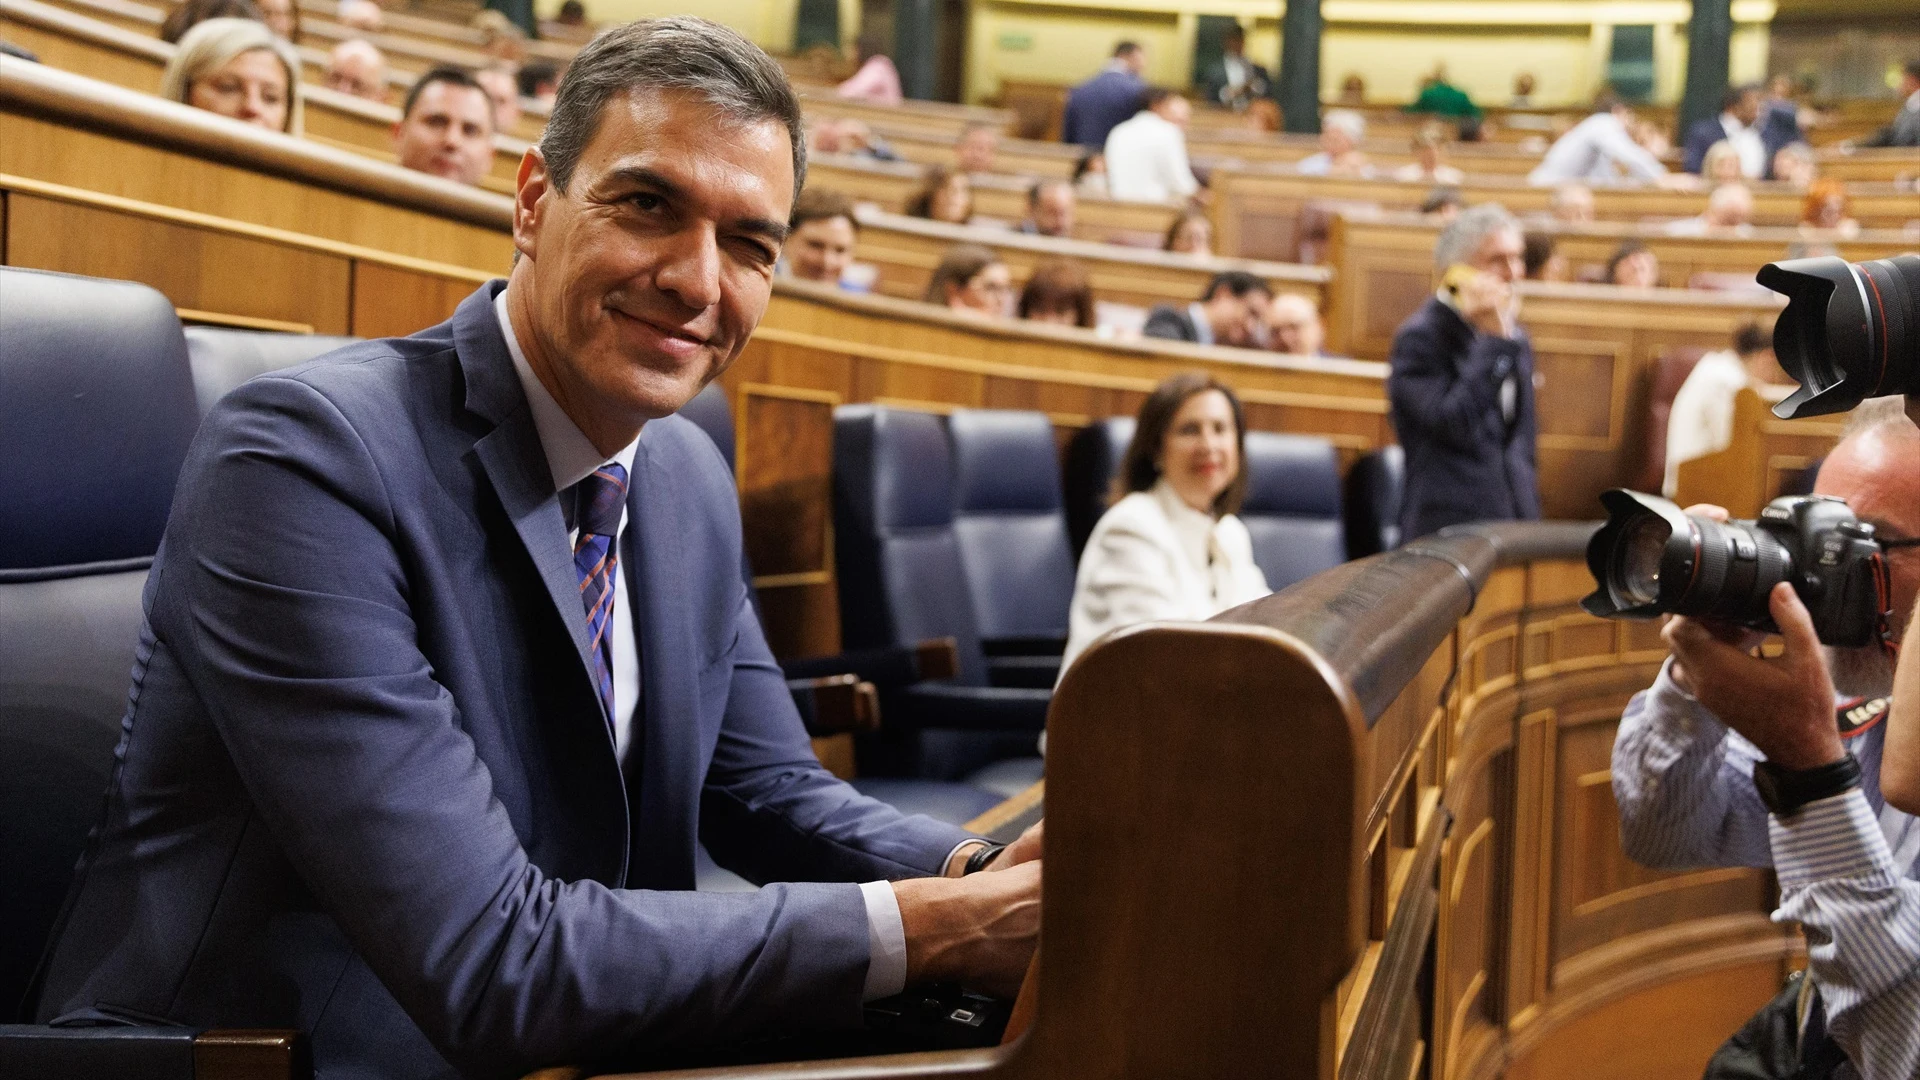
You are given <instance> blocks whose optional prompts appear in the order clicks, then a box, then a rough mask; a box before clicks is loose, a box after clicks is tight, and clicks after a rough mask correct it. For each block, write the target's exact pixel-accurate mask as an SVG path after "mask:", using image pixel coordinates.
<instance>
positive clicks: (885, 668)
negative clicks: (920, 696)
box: [780, 638, 960, 688]
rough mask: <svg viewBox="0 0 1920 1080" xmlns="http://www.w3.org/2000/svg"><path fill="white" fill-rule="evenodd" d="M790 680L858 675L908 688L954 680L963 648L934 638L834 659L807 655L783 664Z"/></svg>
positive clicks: (879, 683)
mask: <svg viewBox="0 0 1920 1080" xmlns="http://www.w3.org/2000/svg"><path fill="white" fill-rule="evenodd" d="M780 667H781V670H783V671H785V672H786V674H787V678H789V679H811V678H819V677H821V676H826V675H857V676H859V677H860V679H861V680H862V681H864V682H870V683H873V684H874V685H875V686H878V687H881V688H887V687H894V686H905V685H907V684H908V683H915V682H919V681H920V680H922V679H951V678H953V677H954V676H956V675H958V674H959V673H960V649H959V646H958V644H957V643H955V641H954V640H953V639H952V638H934V639H932V640H929V641H922V642H920V643H918V644H916V645H887V646H882V647H880V648H876V649H850V650H848V651H846V652H842V653H834V654H833V655H831V656H805V657H801V658H799V659H797V660H787V661H783V662H782V663H781V665H780Z"/></svg>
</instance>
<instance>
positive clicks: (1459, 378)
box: [1387, 203, 1540, 540]
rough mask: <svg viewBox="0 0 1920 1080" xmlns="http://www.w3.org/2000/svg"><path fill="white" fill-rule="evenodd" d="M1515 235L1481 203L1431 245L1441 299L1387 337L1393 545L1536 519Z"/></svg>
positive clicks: (1501, 213) (1494, 208) (1504, 218)
mask: <svg viewBox="0 0 1920 1080" xmlns="http://www.w3.org/2000/svg"><path fill="white" fill-rule="evenodd" d="M1523 247H1524V245H1523V242H1522V239H1521V235H1520V223H1519V222H1518V221H1516V220H1514V217H1513V215H1512V214H1509V213H1508V212H1507V211H1506V209H1505V208H1504V207H1502V206H1500V205H1499V204H1498V203H1483V204H1482V205H1480V206H1476V207H1474V208H1472V209H1470V210H1467V211H1464V212H1462V213H1461V215H1460V216H1459V217H1457V218H1455V219H1453V221H1452V222H1451V223H1450V224H1448V226H1447V227H1446V228H1445V229H1444V230H1442V231H1441V233H1440V238H1439V239H1438V240H1437V241H1436V242H1435V244H1434V251H1433V261H1434V268H1435V270H1436V272H1437V274H1438V275H1439V277H1440V281H1441V285H1440V288H1439V289H1438V290H1437V291H1436V292H1435V294H1434V295H1433V296H1431V297H1428V299H1427V302H1426V303H1425V304H1423V305H1421V307H1420V310H1418V311H1416V312H1414V313H1413V314H1412V315H1411V316H1408V318H1407V321H1406V322H1404V323H1401V324H1400V329H1399V330H1398V331H1396V332H1395V333H1394V335H1393V349H1392V351H1391V352H1390V353H1389V354H1388V357H1387V363H1388V372H1387V402H1388V405H1389V407H1390V410H1391V415H1392V418H1393V430H1394V432H1395V433H1396V434H1398V435H1399V437H1400V445H1401V447H1402V448H1404V449H1405V451H1406V455H1407V479H1406V488H1405V495H1404V496H1403V497H1402V502H1401V508H1400V529H1401V535H1403V536H1405V537H1406V538H1407V539H1408V540H1412V539H1414V538H1416V537H1420V536H1425V535H1427V534H1428V533H1431V532H1436V531H1438V530H1440V529H1443V528H1445V527H1447V526H1448V525H1458V524H1460V523H1462V522H1467V521H1508V520H1515V519H1518V520H1527V519H1531V518H1537V517H1539V516H1540V489H1539V482H1538V480H1537V478H1536V474H1535V469H1534V441H1535V432H1536V421H1535V418H1534V409H1533V346H1532V345H1531V344H1530V343H1529V342H1528V340H1527V332H1526V331H1525V330H1524V329H1522V328H1521V326H1520V323H1519V321H1518V314H1519V307H1518V304H1517V302H1516V298H1515V296H1514V295H1513V284H1514V282H1516V281H1519V280H1520V279H1521V277H1522V276H1523V269H1522V266H1521V254H1522V249H1523Z"/></svg>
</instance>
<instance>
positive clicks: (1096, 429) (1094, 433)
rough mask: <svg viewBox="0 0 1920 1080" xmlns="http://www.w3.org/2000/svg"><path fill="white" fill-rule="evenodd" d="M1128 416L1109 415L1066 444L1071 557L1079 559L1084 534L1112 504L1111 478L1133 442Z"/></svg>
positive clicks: (1083, 430)
mask: <svg viewBox="0 0 1920 1080" xmlns="http://www.w3.org/2000/svg"><path fill="white" fill-rule="evenodd" d="M1133 428H1134V420H1133V417H1131V416H1108V417H1104V418H1102V419H1099V420H1095V421H1094V422H1093V423H1091V424H1088V425H1087V426H1086V427H1084V428H1081V429H1080V430H1079V431H1077V432H1074V435H1073V439H1072V440H1071V441H1070V442H1068V443H1067V469H1066V475H1065V477H1064V478H1063V479H1064V485H1063V486H1064V489H1065V494H1066V503H1067V535H1068V536H1069V537H1070V538H1071V539H1072V541H1073V557H1074V559H1076V560H1078V559H1079V558H1080V552H1081V551H1082V550H1084V549H1085V548H1086V546H1087V537H1089V536H1092V535H1093V527H1094V526H1095V525H1097V524H1099V523H1100V515H1102V514H1104V513H1106V512H1107V507H1108V506H1111V505H1112V504H1113V481H1114V478H1115V477H1117V476H1119V475H1120V464H1121V462H1123V461H1125V460H1126V457H1127V447H1128V445H1130V444H1131V443H1132V442H1133Z"/></svg>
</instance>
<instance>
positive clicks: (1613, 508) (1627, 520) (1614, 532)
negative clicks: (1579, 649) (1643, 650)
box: [1580, 488, 1693, 619]
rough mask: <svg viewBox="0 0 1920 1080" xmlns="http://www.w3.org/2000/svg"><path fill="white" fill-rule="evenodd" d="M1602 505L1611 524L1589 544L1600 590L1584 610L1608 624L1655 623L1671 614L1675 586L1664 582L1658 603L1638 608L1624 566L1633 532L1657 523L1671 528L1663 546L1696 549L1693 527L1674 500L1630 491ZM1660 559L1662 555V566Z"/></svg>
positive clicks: (1609, 495)
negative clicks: (1626, 585) (1637, 527)
mask: <svg viewBox="0 0 1920 1080" xmlns="http://www.w3.org/2000/svg"><path fill="white" fill-rule="evenodd" d="M1600 505H1601V506H1603V507H1605V508H1606V511H1607V523H1606V524H1605V525H1602V526H1600V529H1599V531H1598V532H1595V533H1594V534H1593V538H1592V539H1591V540H1588V541H1587V570H1588V571H1589V572H1591V573H1592V574H1593V580H1594V582H1595V584H1597V585H1598V586H1599V588H1597V589H1595V590H1594V591H1593V592H1592V593H1590V594H1589V595H1588V596H1587V597H1586V598H1585V599H1583V600H1581V601H1580V606H1581V608H1583V609H1585V610H1586V612H1587V613H1588V614H1589V615H1598V616H1600V617H1601V618H1603V619H1651V618H1653V617H1654V616H1656V615H1659V614H1661V613H1662V612H1664V611H1666V610H1667V607H1666V606H1665V605H1666V604H1667V603H1670V602H1671V600H1672V598H1671V597H1669V596H1667V595H1666V594H1667V592H1668V591H1669V589H1670V586H1669V585H1667V584H1666V583H1664V582H1663V583H1661V585H1660V590H1659V591H1660V595H1659V596H1658V597H1657V598H1655V599H1652V600H1651V601H1641V602H1638V603H1636V602H1635V601H1634V600H1633V598H1632V597H1631V596H1629V595H1627V590H1626V589H1625V588H1623V583H1622V582H1621V580H1620V573H1619V561H1620V559H1621V557H1622V556H1623V555H1624V554H1625V552H1626V546H1627V544H1628V542H1629V533H1630V532H1631V531H1633V529H1634V526H1635V525H1636V524H1638V523H1640V522H1642V521H1644V520H1646V519H1647V518H1650V517H1651V518H1657V519H1659V520H1660V521H1662V522H1664V523H1665V524H1666V527H1667V535H1666V539H1665V541H1664V542H1663V545H1662V546H1663V547H1664V546H1667V545H1671V544H1673V543H1674V542H1675V539H1676V538H1679V542H1680V544H1682V545H1683V546H1686V547H1688V548H1691V546H1692V535H1693V525H1692V523H1690V522H1689V521H1688V520H1687V515H1686V514H1685V513H1684V512H1682V511H1681V509H1680V507H1678V506H1676V505H1675V504H1674V503H1673V502H1671V501H1670V500H1667V499H1663V498H1660V497H1659V496H1657V495H1643V494H1641V493H1640V492H1637V491H1629V490H1627V489H1626V488H1613V489H1612V490H1609V491H1604V492H1602V493H1601V494H1600ZM1659 559H1660V557H1659V556H1656V561H1658V560H1659Z"/></svg>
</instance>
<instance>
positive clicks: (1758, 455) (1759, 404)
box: [1675, 386, 1846, 518]
mask: <svg viewBox="0 0 1920 1080" xmlns="http://www.w3.org/2000/svg"><path fill="white" fill-rule="evenodd" d="M1789 389H1790V388H1789V387H1784V386H1769V387H1766V388H1765V390H1764V391H1763V392H1761V393H1755V392H1754V391H1753V390H1741V391H1740V392H1739V393H1738V394H1736V395H1735V396H1734V399H1733V441H1732V442H1731V443H1729V444H1728V445H1727V448H1726V449H1725V450H1722V451H1720V452H1718V453H1714V454H1707V455H1705V456H1703V457H1697V458H1694V459H1692V460H1691V461H1683V462H1681V463H1680V469H1679V489H1678V491H1677V493H1676V494H1675V498H1676V499H1677V500H1678V501H1679V503H1680V505H1681V506H1692V505H1693V504H1694V503H1703V502H1708V503H1714V504H1716V505H1719V506H1724V507H1726V508H1727V511H1728V512H1729V513H1731V514H1732V515H1733V516H1734V517H1737V518H1752V517H1755V516H1757V515H1758V514H1759V513H1760V508H1761V507H1763V506H1765V505H1767V504H1768V503H1770V502H1772V501H1773V500H1775V499H1777V498H1779V497H1780V496H1781V495H1784V494H1786V488H1787V486H1788V484H1789V483H1790V482H1792V481H1795V480H1798V479H1799V478H1800V477H1801V476H1802V474H1804V473H1805V471H1806V470H1807V469H1809V468H1812V467H1813V466H1814V464H1815V463H1817V462H1818V461H1820V459H1822V458H1824V457H1826V456H1827V453H1828V452H1829V451H1831V450H1832V449H1833V447H1834V444H1835V443H1837V442H1839V441H1840V433H1841V432H1842V431H1843V430H1845V428H1846V417H1844V416H1814V417H1808V418H1807V419H1805V420H1782V419H1780V418H1779V417H1777V416H1775V415H1773V406H1774V405H1775V404H1777V403H1778V402H1779V401H1780V399H1782V398H1784V397H1786V396H1787V393H1788V390H1789Z"/></svg>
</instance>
